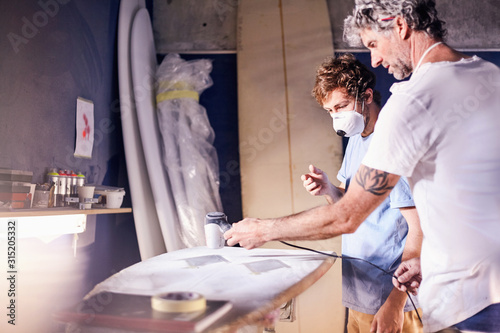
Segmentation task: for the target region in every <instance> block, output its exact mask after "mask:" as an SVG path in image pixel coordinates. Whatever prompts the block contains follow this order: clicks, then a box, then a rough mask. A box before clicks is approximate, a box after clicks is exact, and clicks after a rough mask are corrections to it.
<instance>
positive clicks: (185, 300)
mask: <svg viewBox="0 0 500 333" xmlns="http://www.w3.org/2000/svg"><path fill="white" fill-rule="evenodd" d="M151 307H152V308H153V309H154V310H156V311H160V312H194V311H201V310H205V308H206V307H207V301H206V299H205V297H203V296H202V295H201V294H198V293H194V292H171V293H164V294H158V295H154V296H153V297H151Z"/></svg>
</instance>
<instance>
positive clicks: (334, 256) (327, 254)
mask: <svg viewBox="0 0 500 333" xmlns="http://www.w3.org/2000/svg"><path fill="white" fill-rule="evenodd" d="M280 242H281V243H283V244H285V245H287V246H290V247H294V248H297V249H301V250H306V251H311V252H314V253H318V254H322V255H324V256H328V257H333V258H338V259H346V260H360V261H364V262H366V263H368V264H370V265H372V266H373V267H375V268H376V269H378V270H381V271H382V272H384V274H387V275H391V276H392V277H393V278H395V279H397V278H398V277H397V276H396V275H392V274H391V273H390V272H388V271H386V270H385V269H383V268H382V267H379V266H377V265H375V264H374V263H371V262H369V261H368V260H365V259H361V258H356V257H350V256H346V255H341V256H339V255H336V254H331V253H325V252H321V251H317V250H314V249H310V248H308V247H303V246H299V245H294V244H290V243H287V242H284V241H280ZM406 295H408V299H409V300H410V302H411V304H412V305H413V308H414V309H415V312H416V313H417V317H418V320H420V323H422V318H420V314H419V313H418V311H417V307H416V306H415V303H414V302H413V299H412V298H411V296H410V293H409V292H408V290H406Z"/></svg>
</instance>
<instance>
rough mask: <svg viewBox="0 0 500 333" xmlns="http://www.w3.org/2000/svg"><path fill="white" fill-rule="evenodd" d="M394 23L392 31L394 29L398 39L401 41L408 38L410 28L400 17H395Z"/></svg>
mask: <svg viewBox="0 0 500 333" xmlns="http://www.w3.org/2000/svg"><path fill="white" fill-rule="evenodd" d="M395 21H396V22H395V24H394V29H396V34H397V35H398V36H399V38H401V40H406V39H408V38H410V35H411V28H410V27H409V26H408V23H406V21H405V19H404V18H403V17H402V16H396V18H395Z"/></svg>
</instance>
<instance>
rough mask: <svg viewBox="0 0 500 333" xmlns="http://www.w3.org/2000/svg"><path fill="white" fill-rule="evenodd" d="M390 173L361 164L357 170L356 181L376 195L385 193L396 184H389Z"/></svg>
mask: <svg viewBox="0 0 500 333" xmlns="http://www.w3.org/2000/svg"><path fill="white" fill-rule="evenodd" d="M388 175H389V173H387V172H384V171H380V170H377V169H372V168H369V167H367V166H364V165H361V168H359V170H358V172H356V182H357V183H358V184H359V185H360V186H361V187H362V188H363V189H364V190H365V191H367V192H370V193H371V194H374V195H384V194H385V193H387V192H390V191H391V190H392V189H393V188H394V186H389V180H388V179H387V176H388Z"/></svg>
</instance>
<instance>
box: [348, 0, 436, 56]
mask: <svg viewBox="0 0 500 333" xmlns="http://www.w3.org/2000/svg"><path fill="white" fill-rule="evenodd" d="M396 16H402V17H403V18H404V19H405V21H406V23H408V26H409V27H410V28H412V29H414V30H419V31H425V32H426V33H427V34H428V35H429V36H431V37H433V38H437V39H443V38H444V37H445V36H446V29H445V28H444V27H443V26H444V24H445V22H444V21H441V20H440V19H439V18H438V15H437V10H436V2H435V1H434V0H356V6H355V7H354V10H353V14H352V15H350V16H348V17H347V18H346V19H345V21H344V40H345V41H346V42H347V43H349V45H351V46H362V43H361V37H360V32H361V30H363V29H367V28H368V29H371V30H373V31H378V32H380V33H383V34H389V33H390V32H391V31H392V30H391V29H392V27H393V26H394V20H393V18H395V17H396Z"/></svg>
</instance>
